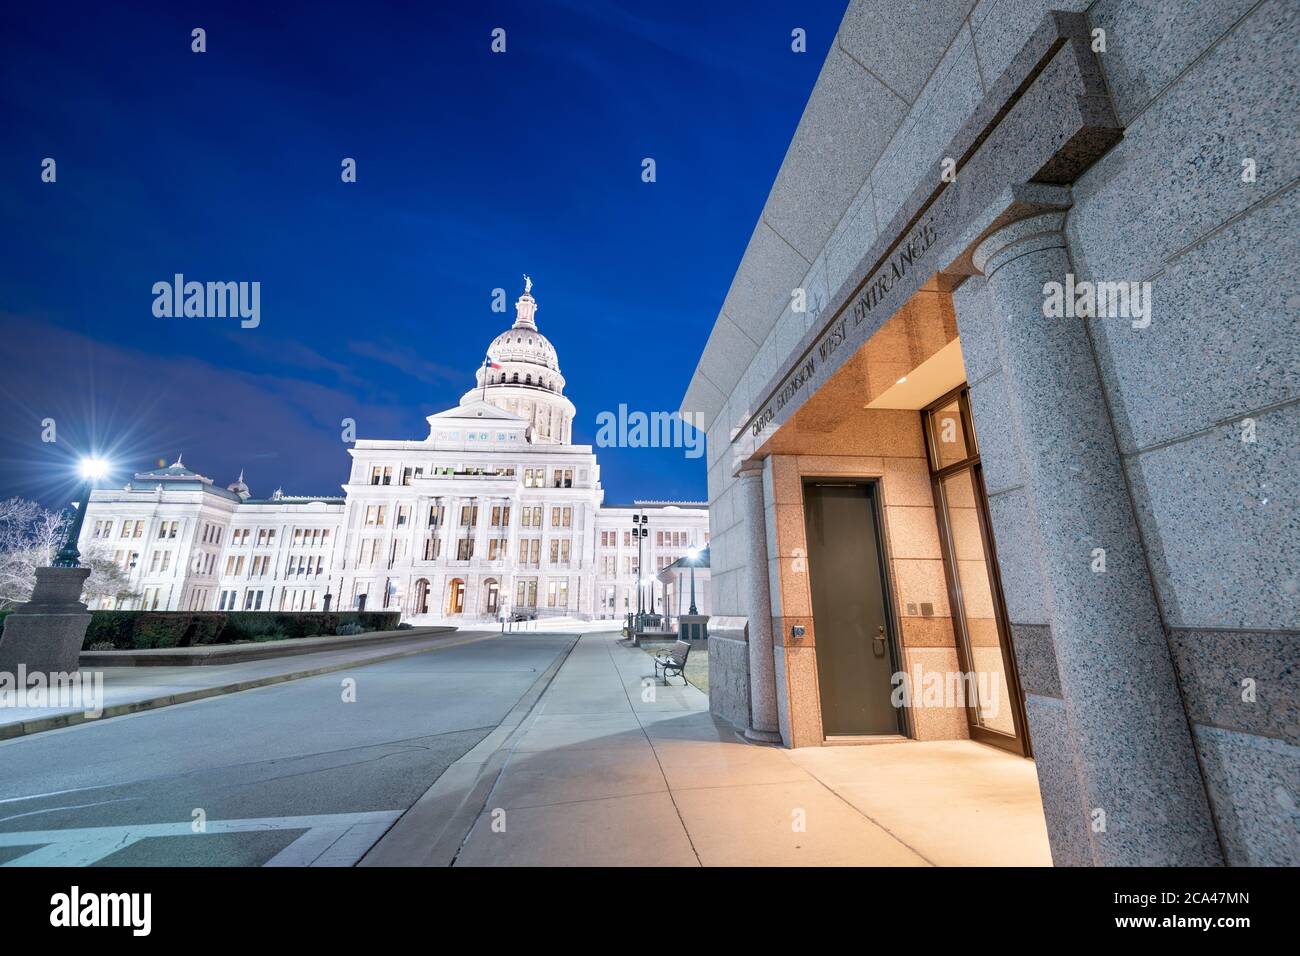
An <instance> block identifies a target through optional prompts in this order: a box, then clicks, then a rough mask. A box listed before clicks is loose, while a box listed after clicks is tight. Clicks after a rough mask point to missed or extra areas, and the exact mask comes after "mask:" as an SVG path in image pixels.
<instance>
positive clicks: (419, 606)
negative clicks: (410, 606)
mask: <svg viewBox="0 0 1300 956" xmlns="http://www.w3.org/2000/svg"><path fill="white" fill-rule="evenodd" d="M414 608H415V613H416V614H428V613H429V580H428V578H420V579H419V580H418V581H416V582H415V604H414Z"/></svg>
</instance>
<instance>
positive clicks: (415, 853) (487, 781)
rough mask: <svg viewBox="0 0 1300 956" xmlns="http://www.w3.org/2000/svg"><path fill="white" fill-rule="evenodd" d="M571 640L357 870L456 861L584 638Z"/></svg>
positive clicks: (368, 853)
mask: <svg viewBox="0 0 1300 956" xmlns="http://www.w3.org/2000/svg"><path fill="white" fill-rule="evenodd" d="M572 637H573V641H572V643H570V644H569V646H568V648H567V649H566V650H565V651H564V653H563V654H561V655H559V656H558V657H556V659H555V660H554V661H553V662H552V663H551V666H550V667H548V668H546V670H545V671H543V672H542V674H541V676H540V677H538V678H537V680H535V681H534V682H533V685H532V686H531V687H529V688H528V690H527V691H525V692H524V695H523V696H522V697H521V698H519V701H518V703H516V704H515V706H514V707H512V708H511V709H510V713H508V714H506V716H505V718H504V719H503V720H502V721H501V723H500V724H498V725H497V727H496V729H495V730H493V731H492V732H491V733H490V734H488V735H487V736H486V737H484V738H483V739H482V740H480V741H479V742H478V744H477V745H476V746H475V747H474V748H473V749H472V750H470V751H469V752H468V753H467V754H465V755H464V756H463V757H461V758H460V759H459V760H457V761H456V762H455V763H453V764H452V765H451V766H450V767H448V768H447V769H446V770H444V771H443V772H442V775H441V776H439V777H438V779H437V780H435V781H434V782H433V785H432V786H430V787H429V789H428V790H426V791H425V792H424V793H423V794H422V795H421V796H420V799H418V800H416V801H415V803H414V804H412V805H411V807H410V808H409V809H408V810H407V811H406V812H405V813H403V814H402V815H401V816H400V817H398V818H397V820H396V822H394V823H393V825H392V826H391V827H389V829H388V831H387V832H386V833H385V834H384V835H383V836H382V837H380V838H379V840H378V841H377V842H376V843H375V845H374V846H372V847H371V848H370V849H369V850H367V851H366V854H365V856H363V857H362V858H361V859H360V860H359V861H357V864H356V865H357V866H440V867H448V866H451V865H452V864H453V863H455V862H456V856H457V855H458V854H459V853H460V848H461V846H462V845H463V844H464V842H465V838H466V837H467V836H468V835H469V831H470V829H471V828H472V827H473V826H474V821H475V820H477V819H478V815H479V814H480V813H481V812H482V811H483V807H484V806H485V805H486V803H487V798H488V795H489V794H490V793H491V792H492V788H493V787H494V786H496V782H497V778H498V777H499V776H500V775H501V771H502V770H503V769H505V765H506V760H507V758H508V757H509V756H510V752H511V748H512V747H513V745H514V743H515V742H516V737H518V736H521V733H520V729H521V727H522V725H523V723H524V720H525V719H526V718H527V717H528V715H529V714H531V713H532V711H533V709H534V708H535V707H536V706H537V702H538V701H539V700H541V697H542V695H543V694H544V693H546V689H547V688H548V687H550V686H551V681H552V680H554V679H555V675H556V674H558V673H559V672H560V668H561V667H563V666H564V663H565V661H567V660H568V659H569V655H570V654H572V653H573V649H574V648H575V647H577V646H578V641H579V640H581V639H582V635H580V634H574V635H572ZM430 837H432V839H430Z"/></svg>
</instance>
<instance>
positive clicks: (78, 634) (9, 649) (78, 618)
mask: <svg viewBox="0 0 1300 956" xmlns="http://www.w3.org/2000/svg"><path fill="white" fill-rule="evenodd" d="M88 577H90V568H37V569H36V586H35V587H34V588H33V589H32V596H31V600H29V601H28V602H27V603H26V604H20V605H18V606H17V607H16V608H15V609H14V610H13V611H12V612H10V613H9V614H8V615H7V616H6V617H5V621H4V631H3V633H0V673H6V674H17V673H18V665H19V664H22V665H24V666H25V667H26V669H27V672H28V673H42V674H58V673H69V674H70V673H73V672H74V671H76V670H77V666H78V665H77V659H78V658H79V657H80V655H81V644H82V642H83V641H84V640H85V637H86V628H88V627H89V626H90V612H89V611H88V610H87V609H86V605H84V604H82V603H81V589H82V587H83V586H84V585H85V583H86V578H88Z"/></svg>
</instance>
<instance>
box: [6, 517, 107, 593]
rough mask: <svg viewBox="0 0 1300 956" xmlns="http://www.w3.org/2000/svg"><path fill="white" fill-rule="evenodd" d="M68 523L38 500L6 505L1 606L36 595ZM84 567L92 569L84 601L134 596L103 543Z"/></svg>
mask: <svg viewBox="0 0 1300 956" xmlns="http://www.w3.org/2000/svg"><path fill="white" fill-rule="evenodd" d="M68 524H69V517H68V515H66V514H62V513H60V512H57V511H50V510H48V509H46V508H42V507H41V506H40V505H39V504H37V503H36V502H35V501H28V500H26V499H24V498H8V499H5V500H3V501H0V608H6V607H10V606H12V605H14V604H21V603H22V602H24V601H26V600H27V599H28V598H30V597H31V594H32V588H33V587H35V586H36V569H37V568H43V567H48V566H49V565H50V564H51V563H52V562H53V561H54V556H55V555H56V554H58V552H59V549H60V548H61V547H62V546H63V542H64V539H65V538H66V536H67V532H68ZM81 563H82V565H83V566H85V567H88V568H90V577H89V578H87V579H86V585H85V589H84V591H83V592H82V600H83V601H86V602H87V603H88V604H89V603H90V602H92V601H96V600H97V599H98V598H101V597H106V596H107V597H114V598H126V597H131V596H132V592H131V589H130V584H129V581H128V579H127V575H126V572H125V571H124V570H123V569H122V568H120V567H119V566H118V565H117V564H115V563H114V562H113V560H112V557H111V555H110V554H109V553H108V551H107V550H106V549H105V548H104V547H103V546H102V545H98V544H91V545H88V546H87V548H86V549H85V551H83V552H82V556H81Z"/></svg>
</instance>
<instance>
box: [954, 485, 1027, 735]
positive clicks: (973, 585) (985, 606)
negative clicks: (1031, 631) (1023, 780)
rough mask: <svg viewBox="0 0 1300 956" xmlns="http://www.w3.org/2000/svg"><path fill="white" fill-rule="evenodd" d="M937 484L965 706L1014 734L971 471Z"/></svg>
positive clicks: (982, 722)
mask: <svg viewBox="0 0 1300 956" xmlns="http://www.w3.org/2000/svg"><path fill="white" fill-rule="evenodd" d="M940 484H941V486H942V489H943V500H944V503H945V504H946V506H947V508H946V510H947V512H948V514H947V519H948V522H947V523H948V531H949V540H950V543H951V547H952V564H953V571H954V574H955V576H956V579H957V580H956V582H955V583H956V585H957V586H956V588H955V589H954V590H955V591H956V592H957V596H958V606H957V607H956V608H954V610H955V611H956V612H957V613H958V614H960V615H961V626H959V627H957V628H956V629H955V630H956V631H957V633H958V635H959V636H960V639H961V640H962V641H963V643H964V644H965V648H964V649H965V652H966V653H965V657H966V660H967V661H968V662H969V667H970V669H971V670H972V671H973V672H974V675H975V679H974V680H973V681H971V682H970V685H969V686H970V687H971V688H972V690H973V691H974V696H975V700H973V701H968V705H969V706H970V707H971V709H972V710H973V712H974V717H975V719H976V721H977V722H978V723H979V725H980V726H982V727H987V728H988V729H989V730H994V731H997V732H998V733H1003V734H1012V735H1014V734H1015V732H1016V728H1015V722H1014V720H1013V719H1012V716H1011V713H1012V706H1013V703H1012V697H1011V691H1010V687H1009V685H1008V682H1007V669H1006V662H1005V661H1004V660H1003V656H1002V641H1001V639H1000V635H999V630H998V618H997V608H996V607H995V606H994V603H993V586H994V585H993V580H992V577H991V576H990V574H989V566H988V558H987V554H988V549H987V548H986V546H985V541H984V532H983V528H981V526H980V514H979V501H978V498H977V494H976V489H975V484H974V476H973V474H972V470H971V469H969V468H967V469H964V470H962V471H958V472H956V473H955V474H952V475H949V476H948V477H946V478H943V479H941V480H940Z"/></svg>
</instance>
